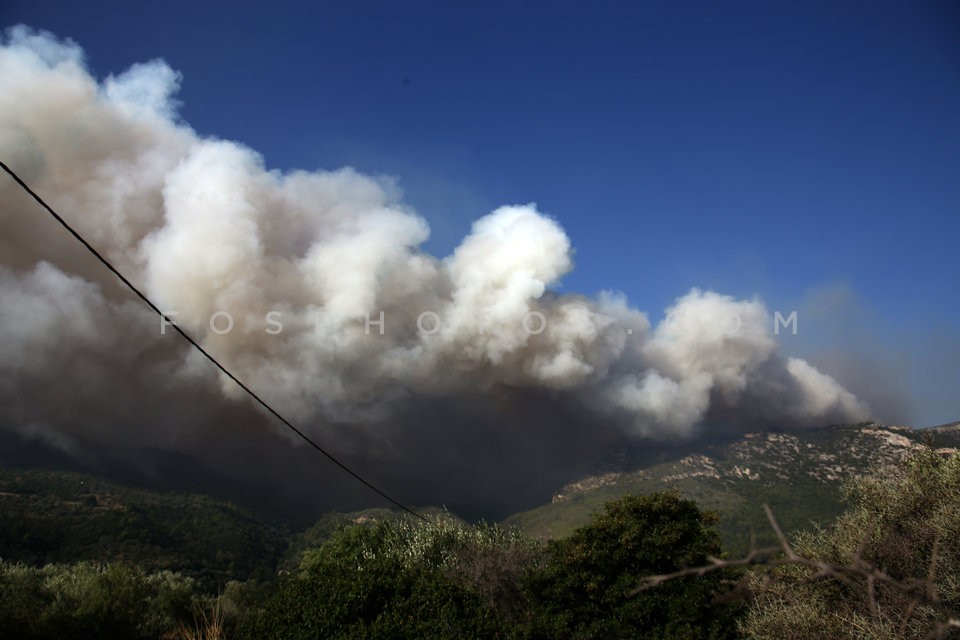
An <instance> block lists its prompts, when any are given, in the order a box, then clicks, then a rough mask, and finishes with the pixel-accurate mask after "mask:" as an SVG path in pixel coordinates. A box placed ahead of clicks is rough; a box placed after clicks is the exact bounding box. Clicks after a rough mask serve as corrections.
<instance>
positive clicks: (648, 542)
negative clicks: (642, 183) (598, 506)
mask: <svg viewBox="0 0 960 640" xmlns="http://www.w3.org/2000/svg"><path fill="white" fill-rule="evenodd" d="M714 521H715V518H714V517H713V516H712V515H709V514H705V513H703V512H701V511H700V509H699V508H698V507H697V505H696V503H695V502H693V501H690V500H685V499H681V498H680V497H678V496H677V495H675V494H672V493H659V494H654V495H646V496H628V497H626V498H622V499H620V500H616V501H613V502H609V503H607V505H606V509H605V511H604V512H603V513H600V514H596V515H594V518H593V521H592V522H591V523H590V524H589V525H587V526H585V527H582V528H580V529H577V530H576V532H574V534H573V535H572V536H571V537H570V538H567V539H564V540H560V541H556V542H554V543H552V544H551V546H550V548H549V552H548V555H547V557H546V559H545V560H544V562H543V563H542V564H541V566H539V568H537V569H536V570H535V571H534V572H533V573H532V574H531V575H530V577H529V580H528V585H529V591H530V597H531V602H532V606H533V609H532V615H531V619H530V622H529V627H528V630H527V633H528V635H529V636H530V637H534V638H603V639H608V638H638V637H642V638H683V639H691V638H726V637H733V635H734V633H735V622H734V621H735V616H736V613H737V609H738V607H737V605H732V604H724V603H721V602H719V601H718V596H719V595H720V594H721V593H722V592H724V591H726V586H725V581H726V580H728V579H729V577H730V576H729V575H728V574H724V573H723V572H714V573H711V574H708V575H706V576H703V577H691V578H684V579H678V580H673V581H669V582H667V583H665V584H663V585H661V586H659V587H656V588H654V589H651V590H648V591H643V592H640V593H639V594H638V595H635V596H630V595H629V594H630V592H631V591H633V590H634V589H635V588H636V587H637V586H638V585H639V584H640V583H641V582H642V581H643V579H644V578H645V577H648V576H651V575H658V574H665V573H670V572H673V571H676V570H678V569H681V568H684V567H689V566H699V565H702V564H704V563H706V561H707V559H708V557H709V556H719V554H720V546H719V542H718V537H717V534H716V533H715V532H714V531H713V530H712V529H711V525H712V524H713V523H714Z"/></svg>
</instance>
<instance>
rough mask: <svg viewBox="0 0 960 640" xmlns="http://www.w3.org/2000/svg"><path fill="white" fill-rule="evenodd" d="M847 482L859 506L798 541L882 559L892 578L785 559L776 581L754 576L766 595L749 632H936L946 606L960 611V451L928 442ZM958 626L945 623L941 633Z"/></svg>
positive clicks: (837, 562) (803, 548)
mask: <svg viewBox="0 0 960 640" xmlns="http://www.w3.org/2000/svg"><path fill="white" fill-rule="evenodd" d="M845 492H846V495H847V497H848V499H849V501H850V503H851V506H850V508H849V509H848V510H847V511H846V512H845V513H844V514H843V515H841V516H840V517H839V518H838V519H837V520H836V521H835V522H834V524H833V525H832V526H831V527H829V528H826V529H819V530H816V531H814V532H810V533H804V534H801V535H799V536H797V538H796V539H795V541H794V543H793V546H794V547H795V549H796V551H797V552H798V553H799V554H800V555H802V556H804V557H807V558H812V559H816V560H821V561H823V562H825V563H827V564H828V565H830V566H833V567H840V568H844V567H850V568H855V569H856V568H862V569H864V570H865V569H871V570H872V568H876V569H877V570H879V571H880V572H882V573H883V574H884V575H886V576H889V578H890V579H889V580H881V579H870V578H869V576H867V575H857V574H856V573H849V572H847V573H846V574H844V578H845V579H843V580H841V579H839V578H838V577H837V576H835V575H826V576H818V573H820V572H819V571H818V570H817V569H813V568H809V567H806V566H801V565H789V566H784V567H781V568H779V569H778V570H777V571H776V572H775V573H774V574H773V580H772V582H769V583H764V584H760V580H759V578H758V579H757V580H756V581H755V582H754V588H755V589H756V590H757V594H758V595H757V598H756V600H755V602H754V604H753V606H752V607H751V610H750V612H749V615H748V616H747V617H746V619H745V621H744V624H743V630H744V632H745V633H746V634H747V635H748V636H749V637H751V638H756V639H758V640H760V639H774V638H776V639H777V640H790V639H794V638H795V639H797V640H800V639H804V640H806V639H808V638H824V639H827V638H829V639H831V640H834V639H836V640H843V639H845V638H849V639H854V638H857V639H864V640H866V639H871V640H873V639H876V640H881V639H882V640H888V639H890V638H928V637H933V636H932V634H933V633H937V632H938V624H939V623H942V622H943V621H944V620H945V619H946V617H947V616H946V614H945V613H944V610H949V611H953V612H960V456H952V457H949V458H945V457H943V456H942V455H940V454H938V453H937V452H936V451H935V450H933V449H932V448H927V449H925V450H922V451H918V452H917V453H915V454H914V455H913V456H912V457H911V458H910V459H909V460H908V461H907V462H906V464H905V465H904V466H902V467H900V468H895V469H885V470H883V471H878V472H876V473H874V474H873V475H869V476H866V477H863V478H860V479H858V480H856V481H853V482H851V483H850V484H849V485H848V486H847V487H846V491H845ZM818 578H819V579H818ZM761 587H762V588H761ZM950 630H951V629H941V631H942V632H943V634H944V635H942V636H941V637H946V635H945V634H946V633H947V632H948V631H950ZM952 632H953V634H954V635H952V636H950V637H954V636H960V630H958V629H956V628H953V629H952Z"/></svg>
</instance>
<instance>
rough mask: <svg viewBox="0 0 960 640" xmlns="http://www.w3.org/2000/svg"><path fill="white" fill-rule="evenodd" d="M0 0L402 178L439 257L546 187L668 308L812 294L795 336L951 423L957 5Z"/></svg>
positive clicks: (957, 392)
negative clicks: (861, 360)
mask: <svg viewBox="0 0 960 640" xmlns="http://www.w3.org/2000/svg"><path fill="white" fill-rule="evenodd" d="M0 20H2V23H3V25H4V26H9V25H12V24H16V23H24V24H27V25H29V26H32V27H35V28H41V29H46V30H49V31H52V32H53V33H55V34H56V35H58V36H61V37H70V38H72V39H73V40H75V41H76V42H77V43H78V44H80V45H81V46H82V47H83V48H84V49H85V51H86V52H87V55H88V63H89V65H90V67H91V69H92V70H93V71H94V73H95V74H96V75H98V76H100V77H104V76H106V75H108V74H110V73H117V72H120V71H122V70H123V69H125V68H126V67H128V66H129V65H130V64H132V63H135V62H140V61H145V60H148V59H152V58H158V57H159V58H163V59H165V60H166V61H167V62H168V63H169V64H170V65H171V66H172V67H174V68H175V69H178V70H179V71H181V72H182V73H183V76H184V82H183V87H182V91H181V95H180V98H181V100H182V101H183V107H182V110H181V114H182V117H183V119H184V120H185V121H186V122H188V123H189V124H190V125H191V126H193V127H194V128H195V129H196V130H197V131H198V132H199V133H201V134H205V135H215V136H220V137H224V138H229V139H234V140H238V141H240V142H243V143H245V144H247V145H249V146H251V147H252V148H254V149H256V150H258V151H260V152H261V153H262V154H263V155H264V156H265V159H266V163H267V165H268V166H269V167H272V168H279V169H292V168H305V169H314V168H330V169H332V168H336V167H340V166H343V165H352V166H354V167H356V168H358V169H360V170H362V171H365V172H371V173H386V174H391V175H395V176H397V177H398V178H399V179H400V184H401V185H402V186H403V187H404V189H405V192H406V194H407V196H406V200H407V201H408V202H409V203H410V204H412V205H413V206H414V207H416V208H417V209H418V210H419V211H420V212H421V213H422V214H423V215H425V216H426V217H427V218H428V220H429V221H430V222H431V225H432V228H433V234H434V235H433V237H432V238H431V240H430V242H429V243H428V245H427V249H428V250H430V251H431V252H433V253H436V254H438V255H444V254H446V253H447V252H448V251H450V250H451V249H452V248H453V247H454V246H455V245H456V243H457V242H458V241H459V239H460V238H461V237H462V236H463V235H464V234H465V233H466V232H467V231H468V229H469V225H470V222H471V221H472V220H473V219H475V218H477V217H479V216H481V215H483V214H484V213H486V212H488V211H489V210H491V209H492V208H494V207H496V206H498V205H500V204H512V203H526V202H531V201H534V202H537V203H538V205H539V206H540V208H541V210H544V211H546V212H548V213H550V214H552V215H553V216H555V217H556V218H557V219H559V221H560V222H561V224H562V225H563V227H564V228H565V229H566V230H567V232H568V234H569V235H570V237H571V238H572V241H573V244H574V246H575V247H576V250H577V254H576V262H577V268H576V271H575V272H574V273H573V274H571V275H570V276H569V277H568V278H567V279H566V280H565V282H564V287H565V289H568V290H576V291H582V292H585V293H592V292H595V291H597V290H600V289H614V290H620V291H623V292H625V293H626V294H627V295H628V296H629V298H630V300H631V301H632V303H633V304H634V305H635V306H637V307H639V308H640V309H643V310H646V311H648V312H650V313H651V316H652V319H653V320H656V319H657V318H658V317H659V316H660V315H661V313H662V310H663V308H664V307H665V306H667V305H668V304H670V303H671V301H672V300H673V299H674V298H676V297H677V296H679V295H682V294H683V293H685V292H686V291H687V290H688V289H689V288H690V287H692V286H698V287H701V288H713V289H716V290H719V291H722V292H725V293H730V294H734V295H737V296H744V297H749V296H752V295H755V294H756V295H759V296H761V297H762V298H763V299H764V300H765V301H766V302H767V303H768V305H769V306H770V308H771V309H783V310H787V311H788V310H790V309H792V308H799V309H801V313H803V310H804V309H811V310H812V311H811V312H810V313H809V314H808V316H807V317H806V319H808V322H806V323H805V324H804V325H802V327H801V331H803V330H804V329H805V328H806V329H807V330H808V335H807V337H806V339H802V338H801V339H799V340H798V341H797V342H796V344H786V345H785V346H784V348H785V350H786V351H787V352H790V351H791V350H793V351H799V352H805V353H804V355H810V352H817V351H829V350H831V349H835V348H842V347H843V346H844V345H845V344H852V345H853V346H852V347H851V348H856V349H863V350H864V351H865V352H869V353H868V355H867V356H865V357H866V359H867V360H868V361H870V362H874V363H876V364H878V365H879V366H890V365H891V363H898V364H899V365H902V366H903V367H904V370H903V377H904V378H909V386H911V390H910V393H911V394H912V395H913V397H914V401H915V404H916V403H918V402H921V400H922V403H927V405H928V406H927V407H926V408H924V407H916V406H915V407H914V408H913V410H911V412H910V418H911V419H912V420H914V421H917V422H920V423H933V422H936V421H937V420H940V419H942V420H947V419H956V418H960V403H958V402H957V401H956V398H957V397H960V338H958V332H960V299H958V291H960V251H958V246H957V244H958V243H957V240H958V231H960V5H958V4H957V3H955V2H940V3H933V2H887V1H883V0H873V1H871V2H837V1H832V2H802V3H788V2H771V1H770V0H764V1H759V2H695V3H691V2H636V3H634V2H623V3H600V4H597V5H594V6H588V5H587V3H583V2H578V3H557V2H549V3H547V2H543V3H526V4H524V3H519V2H509V3H497V2H489V1H484V2H435V3H420V2H418V3H412V2H348V3H338V4H333V3H303V5H284V6H280V7H275V6H273V5H271V4H269V3H263V2H257V3H246V2H233V3H224V4H223V5H221V6H211V5H208V4H207V3H196V4H187V3H181V2H123V3H121V2H41V1H37V0H28V1H21V0H12V1H11V0H7V1H6V2H5V3H4V6H3V8H0ZM824 305H826V307H827V308H824ZM830 305H834V306H835V307H836V309H835V311H831V309H830ZM804 320H805V316H804V315H801V322H804ZM818 322H819V323H820V325H817V323H818ZM931 385H933V386H934V387H935V388H933V389H931ZM924 394H927V396H929V397H928V398H927V400H923V398H924ZM931 394H932V395H931ZM922 403H921V404H922ZM951 405H952V408H951ZM951 411H952V415H951Z"/></svg>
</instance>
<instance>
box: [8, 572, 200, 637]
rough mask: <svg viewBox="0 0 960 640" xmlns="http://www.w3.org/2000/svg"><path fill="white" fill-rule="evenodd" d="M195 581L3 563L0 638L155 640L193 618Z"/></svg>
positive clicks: (165, 574) (168, 575)
mask: <svg viewBox="0 0 960 640" xmlns="http://www.w3.org/2000/svg"><path fill="white" fill-rule="evenodd" d="M201 600H202V596H200V595H198V594H197V592H196V589H195V584H194V582H193V580H192V579H190V578H184V577H183V576H180V575H178V574H174V573H170V572H161V573H156V574H145V573H144V572H143V571H142V570H141V569H138V568H135V567H130V566H127V565H123V564H120V563H111V564H107V565H98V564H91V563H78V564H73V565H47V566H45V567H42V568H34V567H28V566H24V565H21V564H13V563H9V562H0V637H3V638H24V639H31V638H36V639H41V638H43V639H46V638H51V639H52V638H57V639H64V640H69V639H71V638H78V639H79V638H117V639H125V638H130V639H140V638H144V639H146V638H150V639H152V640H155V639H156V638H158V637H159V636H160V635H161V634H163V633H168V632H171V631H173V630H174V629H176V628H177V626H178V625H179V624H180V623H181V622H184V621H188V620H190V619H191V617H192V612H193V610H194V609H196V608H197V607H198V606H199V604H200V602H201Z"/></svg>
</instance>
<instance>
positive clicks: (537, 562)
mask: <svg viewBox="0 0 960 640" xmlns="http://www.w3.org/2000/svg"><path fill="white" fill-rule="evenodd" d="M712 522H713V518H712V517H710V516H707V515H705V514H703V513H702V512H701V511H700V510H699V509H698V508H697V506H696V504H695V503H693V502H691V501H688V500H683V499H681V498H679V497H677V496H675V495H672V494H657V495H653V496H634V497H628V498H624V499H622V500H619V501H616V502H612V503H610V504H609V505H608V506H607V509H606V511H605V512H604V513H602V514H599V515H597V516H596V517H595V519H594V521H593V522H592V523H591V524H590V525H588V526H586V527H583V528H582V529H580V530H578V531H577V532H576V533H575V534H574V536H573V537H572V538H570V539H569V540H564V541H561V542H556V543H551V544H549V545H542V544H539V543H536V542H534V541H532V540H529V539H526V538H524V537H523V536H521V535H519V534H518V533H516V532H514V531H510V530H505V529H502V528H499V527H491V526H485V525H482V526H479V527H470V526H467V525H464V524H463V523H460V522H457V521H455V520H452V519H449V518H447V519H434V520H433V521H431V522H430V523H429V524H423V523H420V522H417V521H414V520H408V519H390V520H383V521H378V522H376V523H374V524H370V525H367V526H355V527H351V528H345V529H341V530H340V531H339V532H337V533H336V534H335V535H334V536H333V538H331V539H330V540H329V541H328V542H327V543H325V544H324V545H322V546H321V547H319V548H318V549H314V550H310V551H307V552H306V553H305V554H304V557H303V562H302V564H301V570H300V571H299V572H298V573H297V574H295V575H292V576H290V577H288V578H287V579H285V580H284V581H283V582H282V584H281V585H280V587H279V589H278V591H277V592H276V594H275V595H274V596H273V597H272V598H270V599H269V601H267V602H266V603H265V604H264V605H263V607H262V608H260V609H259V610H258V611H256V612H254V613H253V614H252V615H251V617H250V620H249V621H248V623H247V624H246V626H245V630H246V633H247V635H249V637H283V638H320V637H322V638H360V637H396V638H460V637H472V638H484V637H486V638H495V637H499V638H557V639H561V638H635V637H645V638H721V637H730V636H731V635H732V634H733V631H734V629H735V622H734V621H735V617H734V616H735V613H736V609H735V607H732V606H730V605H724V604H719V603H717V602H715V599H716V596H717V595H718V594H719V593H721V592H722V591H723V590H724V589H725V585H724V584H723V582H724V579H725V576H723V575H721V574H720V573H715V574H712V575H711V576H709V577H707V578H695V579H688V580H682V581H676V582H672V583H669V584H667V585H665V586H663V587H659V588H657V589H654V590H651V591H648V592H643V593H641V594H639V595H636V596H631V595H629V592H630V591H631V590H633V588H634V587H636V586H637V584H639V582H640V581H641V579H642V578H643V577H644V576H648V575H651V574H653V573H657V572H668V571H673V570H675V569H678V568H681V567H684V566H691V565H696V564H699V563H702V562H704V561H705V560H706V558H707V557H708V556H709V555H715V554H719V551H720V549H719V544H718V542H717V536H716V534H715V533H714V532H713V531H712V530H711V529H710V525H711V524H712Z"/></svg>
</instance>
